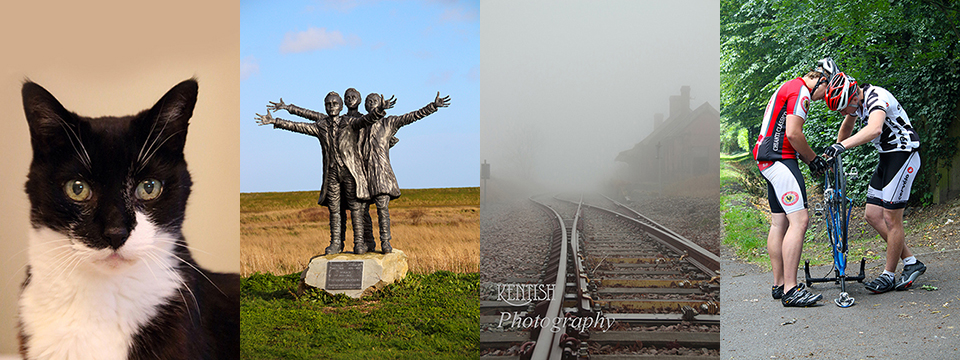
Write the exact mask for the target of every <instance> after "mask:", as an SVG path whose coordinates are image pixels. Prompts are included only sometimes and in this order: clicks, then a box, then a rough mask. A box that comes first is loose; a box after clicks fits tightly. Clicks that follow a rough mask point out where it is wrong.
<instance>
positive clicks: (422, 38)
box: [239, 0, 481, 192]
mask: <svg viewBox="0 0 960 360" xmlns="http://www.w3.org/2000/svg"><path fill="white" fill-rule="evenodd" d="M477 12H478V4H477V2H476V1H363V0H352V1H351V0H341V1H285V2H254V1H244V2H242V3H241V15H240V18H241V24H240V54H241V59H240V61H241V69H242V74H243V75H242V76H243V77H242V81H241V95H240V96H241V107H242V108H241V113H242V114H243V117H242V118H241V119H239V121H240V140H241V150H240V159H241V169H240V170H241V175H240V191H242V192H263V191H294V190H317V189H319V188H320V179H321V174H322V169H321V167H322V165H321V158H320V154H321V152H320V144H319V142H318V141H317V139H316V138H313V137H309V136H306V135H301V134H296V133H292V132H288V131H284V130H279V129H273V127H272V126H258V125H257V124H256V122H255V121H254V116H255V115H254V114H255V113H260V114H263V113H264V112H265V111H266V105H267V104H268V101H277V100H278V99H280V98H281V97H282V98H283V100H284V102H286V103H292V104H295V105H298V106H301V107H305V108H309V109H313V110H317V111H320V112H323V97H324V96H326V94H327V93H328V92H330V91H336V92H337V93H339V94H340V95H341V96H342V95H343V93H344V91H345V90H346V89H347V88H350V87H353V88H356V89H357V90H359V91H360V92H361V93H362V94H363V96H366V94H368V93H371V92H378V93H383V94H384V95H386V96H388V97H389V96H390V95H395V96H396V97H397V99H398V101H397V104H396V106H395V107H394V108H393V109H390V110H389V111H388V114H391V115H400V114H404V113H407V112H411V111H415V110H417V109H419V108H421V107H423V106H424V105H426V104H428V103H429V102H431V101H433V99H434V98H435V96H436V94H437V92H438V91H439V92H440V93H441V95H450V97H451V105H450V107H448V108H443V109H440V111H438V112H437V113H435V114H433V115H430V116H428V117H426V118H424V119H422V120H420V121H417V122H415V123H413V124H410V125H408V126H405V127H403V128H401V129H400V131H399V132H398V133H397V138H399V139H400V142H399V143H398V144H397V145H396V146H395V147H394V148H393V149H392V150H391V152H390V159H391V162H392V164H393V169H394V172H395V173H396V175H397V178H398V180H399V182H400V187H401V188H434V187H464V186H478V185H479V183H480V181H479V163H480V162H481V160H480V155H479V146H478V145H479V135H478V134H479V109H478V108H479V102H478V97H479V96H478V84H477V83H478V81H477V74H478V72H479V25H478V20H477ZM360 110H361V111H362V112H365V111H364V110H363V106H362V105H361V108H360ZM344 112H346V109H344ZM274 116H277V117H280V118H284V119H287V120H294V121H308V120H305V119H300V118H297V117H296V116H293V115H290V114H288V113H286V112H285V111H281V112H279V113H276V114H274Z"/></svg>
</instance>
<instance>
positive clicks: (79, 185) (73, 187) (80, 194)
mask: <svg viewBox="0 0 960 360" xmlns="http://www.w3.org/2000/svg"><path fill="white" fill-rule="evenodd" d="M63 192H64V193H66V194H67V197H69V198H70V199H73V200H74V201H86V200H87V199H89V198H90V185H88V184H87V182H85V181H83V180H70V181H67V183H66V184H64V185H63Z"/></svg>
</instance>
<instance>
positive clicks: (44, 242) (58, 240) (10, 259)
mask: <svg viewBox="0 0 960 360" xmlns="http://www.w3.org/2000/svg"><path fill="white" fill-rule="evenodd" d="M60 241H70V239H56V240H50V241H43V242H39V243H37V245H47V244H49V243H55V242H60ZM63 246H69V244H68V245H63ZM59 247H60V246H58V247H56V248H54V249H57V248H59ZM54 249H50V250H47V251H44V252H42V253H40V254H41V255H42V254H46V253H47V252H49V251H51V250H54ZM27 250H29V248H23V249H21V250H20V251H17V252H15V253H13V255H10V257H9V258H7V261H5V262H6V263H8V262H10V261H13V258H15V257H17V255H20V254H22V253H25V252H27Z"/></svg>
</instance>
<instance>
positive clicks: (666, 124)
mask: <svg viewBox="0 0 960 360" xmlns="http://www.w3.org/2000/svg"><path fill="white" fill-rule="evenodd" d="M701 116H708V117H713V118H716V119H718V120H719V119H720V112H719V111H717V109H714V108H713V106H710V103H707V102H705V103H703V105H700V106H699V107H697V108H696V109H695V110H693V111H687V112H685V113H682V114H680V115H676V116H671V117H669V118H667V119H666V120H664V121H663V124H662V125H660V127H659V128H656V129H654V130H653V132H652V133H650V134H649V135H647V137H645V138H644V139H643V140H641V141H640V142H639V143H637V144H636V145H634V146H633V148H631V149H628V150H624V151H621V152H620V154H617V158H616V159H615V161H622V162H625V163H630V162H633V160H636V159H639V158H640V157H641V156H642V153H643V151H642V150H641V149H643V148H644V147H648V146H656V142H658V141H660V140H662V139H664V138H668V137H671V136H676V135H678V134H681V133H682V132H684V131H685V129H686V128H687V127H689V126H690V124H691V123H693V122H694V121H695V120H696V119H698V118H700V117H701Z"/></svg>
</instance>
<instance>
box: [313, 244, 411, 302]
mask: <svg viewBox="0 0 960 360" xmlns="http://www.w3.org/2000/svg"><path fill="white" fill-rule="evenodd" d="M331 263H333V264H331ZM328 269H331V270H330V271H331V272H330V273H328ZM405 276H407V255H406V254H404V253H403V251H400V250H397V249H394V250H393V252H391V253H389V254H381V253H378V252H368V253H366V254H363V255H356V254H352V253H340V254H336V255H321V256H314V257H313V258H312V259H310V264H309V265H307V269H306V270H304V271H303V274H302V275H300V280H301V284H302V285H306V286H311V287H315V288H318V289H323V290H324V291H326V292H328V293H331V294H346V295H347V296H349V297H352V298H360V297H363V296H367V295H371V294H373V293H374V292H376V291H377V290H380V289H382V288H383V287H384V286H387V284H392V283H394V282H396V281H398V280H400V279H403V278H404V277H405ZM328 280H330V284H328V283H327V281H328Z"/></svg>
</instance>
